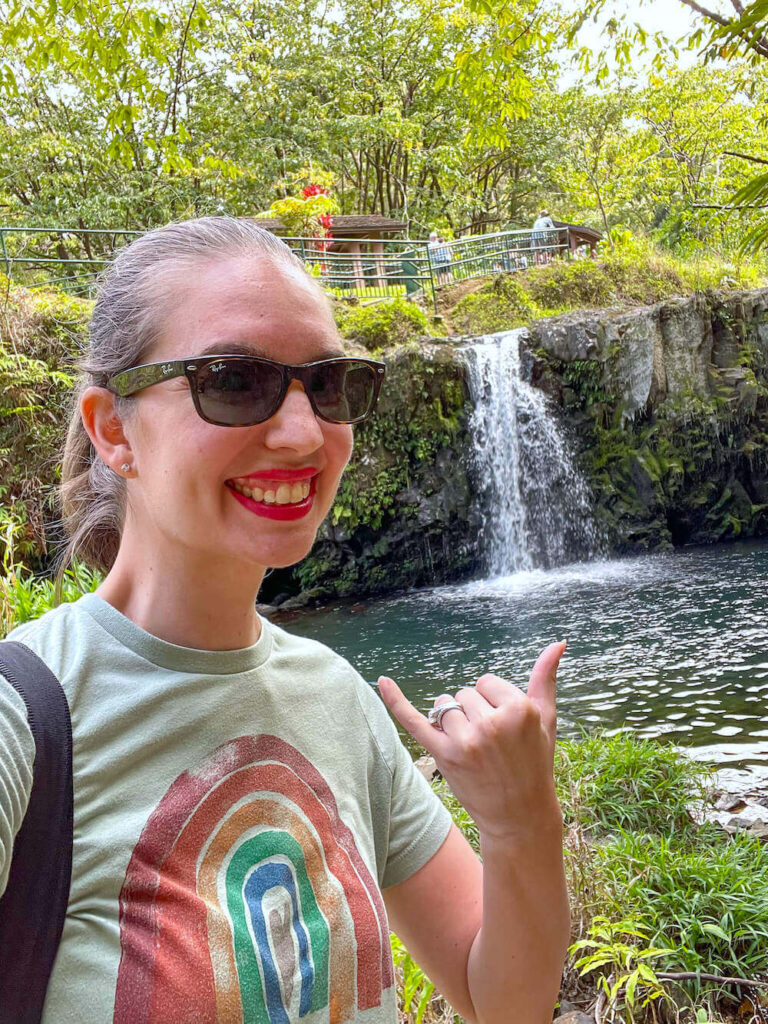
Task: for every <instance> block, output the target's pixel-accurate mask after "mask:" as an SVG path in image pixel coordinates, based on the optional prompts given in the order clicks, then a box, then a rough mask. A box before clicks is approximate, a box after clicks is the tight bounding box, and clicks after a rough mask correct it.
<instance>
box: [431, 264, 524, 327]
mask: <svg viewBox="0 0 768 1024" xmlns="http://www.w3.org/2000/svg"><path fill="white" fill-rule="evenodd" d="M521 276H522V275H521ZM538 314H539V310H538V309H537V307H536V305H535V304H534V302H533V301H532V300H531V298H530V296H529V294H528V291H527V289H526V288H525V286H524V285H523V284H521V283H520V281H519V280H518V278H517V276H515V275H502V276H500V277H498V278H496V279H495V280H494V281H491V282H490V283H489V284H487V285H485V286H484V287H483V288H482V289H481V290H480V291H477V292H473V293H472V294H470V295H465V296H464V298H463V299H460V300H459V302H457V304H456V305H455V306H454V307H453V309H452V310H451V311H450V317H451V324H452V325H453V329H454V331H458V332H459V333H461V334H491V333H493V332H494V331H508V330H511V329H512V328H513V327H520V326H522V325H523V324H526V323H530V321H531V320H533V319H534V318H535V317H536V316H537V315H538Z"/></svg>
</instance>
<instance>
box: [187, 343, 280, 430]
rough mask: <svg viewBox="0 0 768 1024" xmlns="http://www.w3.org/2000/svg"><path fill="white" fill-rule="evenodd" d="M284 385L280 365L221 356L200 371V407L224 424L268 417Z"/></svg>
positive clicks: (215, 420)
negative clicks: (222, 357) (221, 357)
mask: <svg viewBox="0 0 768 1024" xmlns="http://www.w3.org/2000/svg"><path fill="white" fill-rule="evenodd" d="M282 386H283V378H282V374H281V373H280V370H279V369H278V367H276V366H270V365H269V363H259V362H255V361H251V360H248V359H218V360H216V361H215V362H212V363H208V364H207V365H206V366H203V367H201V368H200V369H199V370H198V371H197V397H198V401H199V403H200V409H201V411H202V413H203V415H204V416H205V418H206V419H207V420H209V421H210V422H211V423H217V424H219V425H220V426H246V425H249V424H252V423H262V422H263V421H264V420H268V419H269V417H270V416H272V415H273V414H274V413H275V412H276V411H277V407H278V403H279V400H280V393H281V391H282Z"/></svg>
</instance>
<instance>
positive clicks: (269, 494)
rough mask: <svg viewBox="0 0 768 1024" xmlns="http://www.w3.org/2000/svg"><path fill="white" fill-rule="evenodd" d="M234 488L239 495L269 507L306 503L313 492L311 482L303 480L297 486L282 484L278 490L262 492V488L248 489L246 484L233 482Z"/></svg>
mask: <svg viewBox="0 0 768 1024" xmlns="http://www.w3.org/2000/svg"><path fill="white" fill-rule="evenodd" d="M232 486H233V487H234V489H235V490H236V491H237V492H238V493H239V494H244V495H245V496H246V498H253V500H254V501H263V502H265V503H266V504H267V505H295V504H297V503H298V502H300V501H305V500H306V498H308V497H309V492H310V490H311V486H310V482H309V480H301V481H300V482H297V483H295V484H280V485H279V486H278V487H277V489H276V490H275V489H272V490H266V491H264V490H262V489H261V487H248V486H247V485H246V484H244V483H238V482H237V481H236V480H233V481H232Z"/></svg>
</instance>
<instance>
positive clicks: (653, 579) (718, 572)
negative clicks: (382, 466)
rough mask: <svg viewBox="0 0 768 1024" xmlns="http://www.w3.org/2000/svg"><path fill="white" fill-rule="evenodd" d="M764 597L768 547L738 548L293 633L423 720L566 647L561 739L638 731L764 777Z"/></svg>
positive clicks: (349, 616)
mask: <svg viewBox="0 0 768 1024" xmlns="http://www.w3.org/2000/svg"><path fill="white" fill-rule="evenodd" d="M766 597H768V544H752V545H735V546H728V547H720V548H710V549H706V550H701V549H697V550H685V551H682V552H678V553H676V554H671V555H661V556H651V557H646V558H642V559H628V560H622V561H601V562H592V563H581V564H576V565H570V566H565V567H562V568H557V569H552V570H540V569H536V570H531V571H526V572H520V573H516V574H514V575H512V576H506V577H498V578H495V579H488V580H477V581H474V582H471V583H467V584H464V585H462V586H451V587H441V588H437V589H433V590H422V591H414V592H412V593H410V594H407V595H404V596H401V597H397V598H394V599H390V600H387V601H380V602H375V603H371V604H369V605H368V606H366V607H365V609H364V610H362V611H361V610H360V609H359V608H357V607H356V612H355V613H354V614H353V613H352V612H351V611H350V609H349V608H336V609H325V610H323V611H320V612H316V613H312V614H308V615H306V616H302V617H301V618H300V619H298V620H296V621H295V622H293V623H291V625H290V626H289V628H290V629H292V630H293V631H294V632H300V633H303V634H305V635H307V636H315V637H317V639H320V640H322V641H323V642H324V643H328V644H330V646H332V647H334V648H335V649H336V650H338V651H339V652H340V653H342V654H344V655H345V656H346V657H348V658H349V659H350V660H351V661H352V662H353V664H355V665H356V667H357V668H358V669H359V670H360V672H361V673H362V674H363V675H364V676H365V678H366V679H375V678H376V677H377V676H378V675H380V674H381V673H387V674H389V675H392V676H393V678H395V679H397V680H398V681H399V682H400V683H401V685H402V686H403V688H404V689H405V691H406V692H407V693H408V695H409V696H410V697H411V699H413V700H414V701H415V702H416V703H417V704H418V706H420V707H423V706H424V705H425V704H426V703H428V702H429V701H430V700H431V699H433V698H434V697H435V696H437V694H439V693H442V692H443V691H444V690H453V689H456V688H458V687H460V686H463V685H465V684H466V683H468V682H474V681H475V680H476V679H477V677H478V676H479V675H482V674H483V673H484V672H488V671H492V672H495V673H497V674H498V675H501V676H504V677H505V678H507V679H510V680H512V681H513V682H515V683H516V684H518V685H520V686H524V685H525V682H526V680H527V676H528V673H529V671H530V667H531V665H532V664H533V661H534V660H535V658H536V656H537V655H538V653H539V651H540V650H541V649H542V648H543V647H544V646H545V645H546V644H547V643H549V642H550V641H552V640H559V639H565V638H567V640H568V650H567V653H566V657H565V658H564V660H563V664H562V667H561V672H560V680H559V688H558V692H559V697H558V711H559V719H560V729H561V733H563V734H569V733H575V732H576V731H577V730H578V728H579V727H580V726H583V725H591V724H595V725H600V726H603V727H605V728H606V729H608V730H618V729H621V728H623V727H625V726H628V727H630V728H633V729H635V730H637V731H638V732H640V733H641V734H642V735H655V736H658V735H664V736H666V737H668V738H669V739H670V740H672V741H673V742H680V744H681V745H684V746H686V747H688V748H690V749H691V751H692V752H693V753H694V755H695V756H697V757H703V758H707V759H713V760H715V761H717V762H718V763H721V764H727V765H729V766H733V767H737V768H745V767H748V768H750V769H751V770H753V771H756V772H758V773H764V774H765V775H766V777H768V742H766V739H765V736H766V734H767V732H768V707H767V706H766V705H767V704H768V659H767V656H766V655H767V652H768V644H766ZM734 723H738V724H734Z"/></svg>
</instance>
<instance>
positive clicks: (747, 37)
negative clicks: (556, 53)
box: [568, 0, 768, 253]
mask: <svg viewBox="0 0 768 1024" xmlns="http://www.w3.org/2000/svg"><path fill="white" fill-rule="evenodd" d="M643 2H644V0H640V4H642V3H643ZM607 3H608V0H585V3H584V4H583V6H582V8H581V10H580V12H579V14H578V15H576V16H575V17H574V19H573V21H572V22H571V25H570V29H569V36H568V39H569V43H570V44H571V45H572V44H573V43H574V41H575V38H576V34H577V32H578V29H579V28H580V27H581V25H583V24H584V22H585V21H586V20H587V19H588V18H596V17H597V16H598V15H599V14H601V13H603V12H604V11H605V10H606V6H607ZM678 3H680V4H682V5H683V6H684V7H687V8H689V9H690V10H691V11H692V12H693V13H694V14H695V15H696V19H697V22H696V24H695V26H694V27H693V28H692V30H691V32H690V33H689V35H688V37H687V39H686V40H684V42H685V43H686V44H687V46H688V47H689V48H691V49H696V50H697V51H699V52H700V53H701V54H702V59H703V61H704V62H705V63H709V62H712V61H716V60H721V61H722V60H725V61H730V62H733V61H736V62H746V64H747V65H748V66H749V67H751V68H755V67H757V66H759V65H760V64H761V63H762V62H763V61H765V60H766V58H768V0H752V2H751V3H745V2H744V0H729V3H730V8H731V10H730V11H726V12H723V11H721V10H717V9H715V8H713V7H712V6H710V5H709V4H708V0H705V2H699V0H678ZM607 31H608V33H609V34H610V36H611V37H612V38H613V40H614V47H613V49H614V53H615V55H616V58H617V61H618V64H619V67H620V68H624V69H626V67H627V66H628V64H629V63H630V61H631V55H632V52H633V47H634V46H635V45H640V46H643V47H646V46H647V45H648V38H647V35H646V33H645V32H644V31H643V29H642V28H641V27H640V26H639V25H638V24H637V23H629V21H628V19H627V17H626V15H622V16H620V17H618V18H615V17H614V18H611V19H610V20H609V22H608V25H607ZM655 44H656V48H657V52H656V56H655V64H656V67H657V69H658V70H660V69H661V68H662V66H663V64H664V61H665V51H667V52H671V53H672V54H676V53H677V49H676V46H675V45H674V44H671V43H670V41H669V40H667V39H666V38H665V37H664V36H663V34H658V35H657V36H656V37H655ZM580 57H581V62H582V66H583V67H585V68H590V67H591V68H592V69H593V70H594V71H595V75H596V79H597V80H598V81H602V80H605V78H607V76H608V73H609V72H608V66H607V63H606V61H605V55H604V54H603V55H602V56H600V57H598V59H597V61H596V63H595V61H594V57H593V55H592V54H591V53H589V52H588V51H586V50H582V51H581V55H580ZM743 89H744V91H746V92H750V91H752V87H751V86H750V84H749V83H746V82H745V83H744V84H743ZM722 155H723V156H726V157H731V158H735V159H741V160H744V161H746V162H747V163H753V164H764V163H765V162H766V160H765V157H763V156H761V155H758V154H755V153H745V152H743V151H741V152H735V151H726V150H723V153H722ZM766 208H768V173H762V174H759V175H757V176H756V177H753V178H752V179H751V180H749V181H748V182H747V183H746V184H744V185H743V187H742V188H740V189H739V190H738V191H736V192H735V194H733V195H732V196H731V197H730V198H729V200H728V201H726V202H725V203H723V204H721V209H722V210H724V211H732V210H738V211H741V212H743V213H746V214H750V213H751V212H752V211H755V210H762V209H766ZM766 244H768V220H766V219H764V218H761V219H760V221H759V223H757V224H754V223H753V226H752V227H751V229H750V230H748V232H747V234H746V237H745V238H744V240H743V244H742V251H743V252H753V253H754V252H757V251H758V250H759V249H761V248H762V247H764V246H765V245H766Z"/></svg>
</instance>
